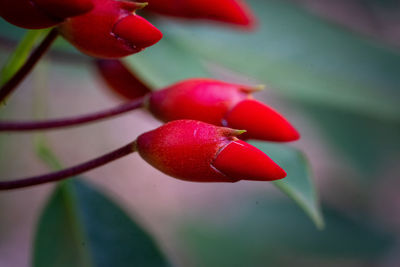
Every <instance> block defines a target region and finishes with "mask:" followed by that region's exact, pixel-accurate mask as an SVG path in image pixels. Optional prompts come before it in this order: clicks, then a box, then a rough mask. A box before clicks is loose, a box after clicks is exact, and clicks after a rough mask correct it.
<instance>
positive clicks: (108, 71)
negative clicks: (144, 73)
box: [95, 59, 151, 100]
mask: <svg viewBox="0 0 400 267" xmlns="http://www.w3.org/2000/svg"><path fill="white" fill-rule="evenodd" d="M95 65H96V68H97V70H98V72H99V74H100V76H101V77H102V78H103V80H104V81H105V82H106V83H107V85H108V87H109V88H110V89H112V91H113V92H114V93H116V94H118V95H119V96H122V97H123V98H126V99H130V100H133V99H136V98H139V97H142V96H144V95H146V94H148V93H150V92H151V90H150V88H149V87H148V86H147V85H146V84H144V83H143V82H142V81H141V80H140V79H139V78H137V77H136V75H134V74H133V72H132V71H131V70H129V69H128V68H127V67H126V66H125V65H124V64H123V63H122V62H121V61H120V60H118V59H97V60H95Z"/></svg>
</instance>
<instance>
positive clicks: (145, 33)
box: [112, 15, 163, 49]
mask: <svg viewBox="0 0 400 267" xmlns="http://www.w3.org/2000/svg"><path fill="white" fill-rule="evenodd" d="M112 32H113V33H114V34H115V35H116V36H117V37H118V38H122V39H123V40H125V41H126V42H128V43H129V44H130V45H131V46H132V47H133V49H144V48H146V47H148V46H152V45H154V44H155V43H157V42H158V41H160V40H161V38H162V36H163V35H162V33H161V31H160V30H158V29H157V28H156V27H154V26H153V25H152V24H151V23H150V22H148V21H147V20H145V19H144V18H142V17H140V16H137V15H130V16H127V17H125V18H123V19H122V20H120V21H119V22H117V23H116V24H115V26H114V29H113V31H112Z"/></svg>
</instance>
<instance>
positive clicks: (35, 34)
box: [0, 29, 49, 84]
mask: <svg viewBox="0 0 400 267" xmlns="http://www.w3.org/2000/svg"><path fill="white" fill-rule="evenodd" d="M48 32H49V29H44V30H29V31H27V32H26V34H25V36H24V37H23V39H22V40H21V41H20V42H19V44H18V46H17V48H16V49H15V51H14V52H13V53H12V54H11V56H10V57H9V58H8V60H7V62H6V63H5V65H4V66H3V67H2V69H1V73H0V84H4V83H5V82H6V81H8V79H10V78H11V77H12V76H13V75H14V73H15V72H17V70H18V69H19V68H20V67H21V66H22V65H23V64H24V63H25V61H26V59H27V58H28V56H29V55H30V53H31V50H32V48H33V47H34V46H35V45H36V44H37V43H38V41H39V40H40V39H41V38H42V37H44V36H45V35H46V34H47V33H48Z"/></svg>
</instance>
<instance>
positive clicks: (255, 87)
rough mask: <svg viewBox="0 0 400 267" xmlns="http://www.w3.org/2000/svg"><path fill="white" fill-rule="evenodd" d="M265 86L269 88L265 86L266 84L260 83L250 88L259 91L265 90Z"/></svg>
mask: <svg viewBox="0 0 400 267" xmlns="http://www.w3.org/2000/svg"><path fill="white" fill-rule="evenodd" d="M265 88H267V87H266V86H265V84H258V85H255V86H254V87H252V88H250V90H252V92H258V91H262V90H264V89H265Z"/></svg>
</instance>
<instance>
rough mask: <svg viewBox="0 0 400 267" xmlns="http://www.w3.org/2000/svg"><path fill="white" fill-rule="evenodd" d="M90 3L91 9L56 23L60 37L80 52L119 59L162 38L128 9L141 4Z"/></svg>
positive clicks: (97, 0)
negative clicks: (92, 6)
mask: <svg viewBox="0 0 400 267" xmlns="http://www.w3.org/2000/svg"><path fill="white" fill-rule="evenodd" d="M94 4H95V7H94V9H93V10H92V11H90V12H88V13H86V14H84V15H81V16H78V17H74V18H70V19H67V21H66V22H64V23H62V24H61V25H60V26H59V30H60V33H61V34H62V35H63V37H64V38H65V39H67V40H68V41H69V42H70V43H71V44H73V45H74V46H75V47H76V48H77V49H79V50H80V51H81V52H83V53H85V54H88V55H90V56H94V57H99V58H119V57H124V56H128V55H131V54H134V53H137V52H140V51H142V50H143V49H145V48H146V47H148V46H151V45H153V44H155V43H157V42H158V41H159V40H160V39H161V38H162V33H161V32H160V31H159V30H158V29H157V28H156V27H154V26H153V25H151V24H150V23H149V22H147V21H146V20H145V19H143V18H142V17H140V16H137V15H136V14H134V13H133V14H132V9H133V8H135V7H137V8H140V7H141V5H142V4H135V3H130V2H127V3H125V2H121V1H117V0H94ZM127 4H129V6H128V5H127Z"/></svg>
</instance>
